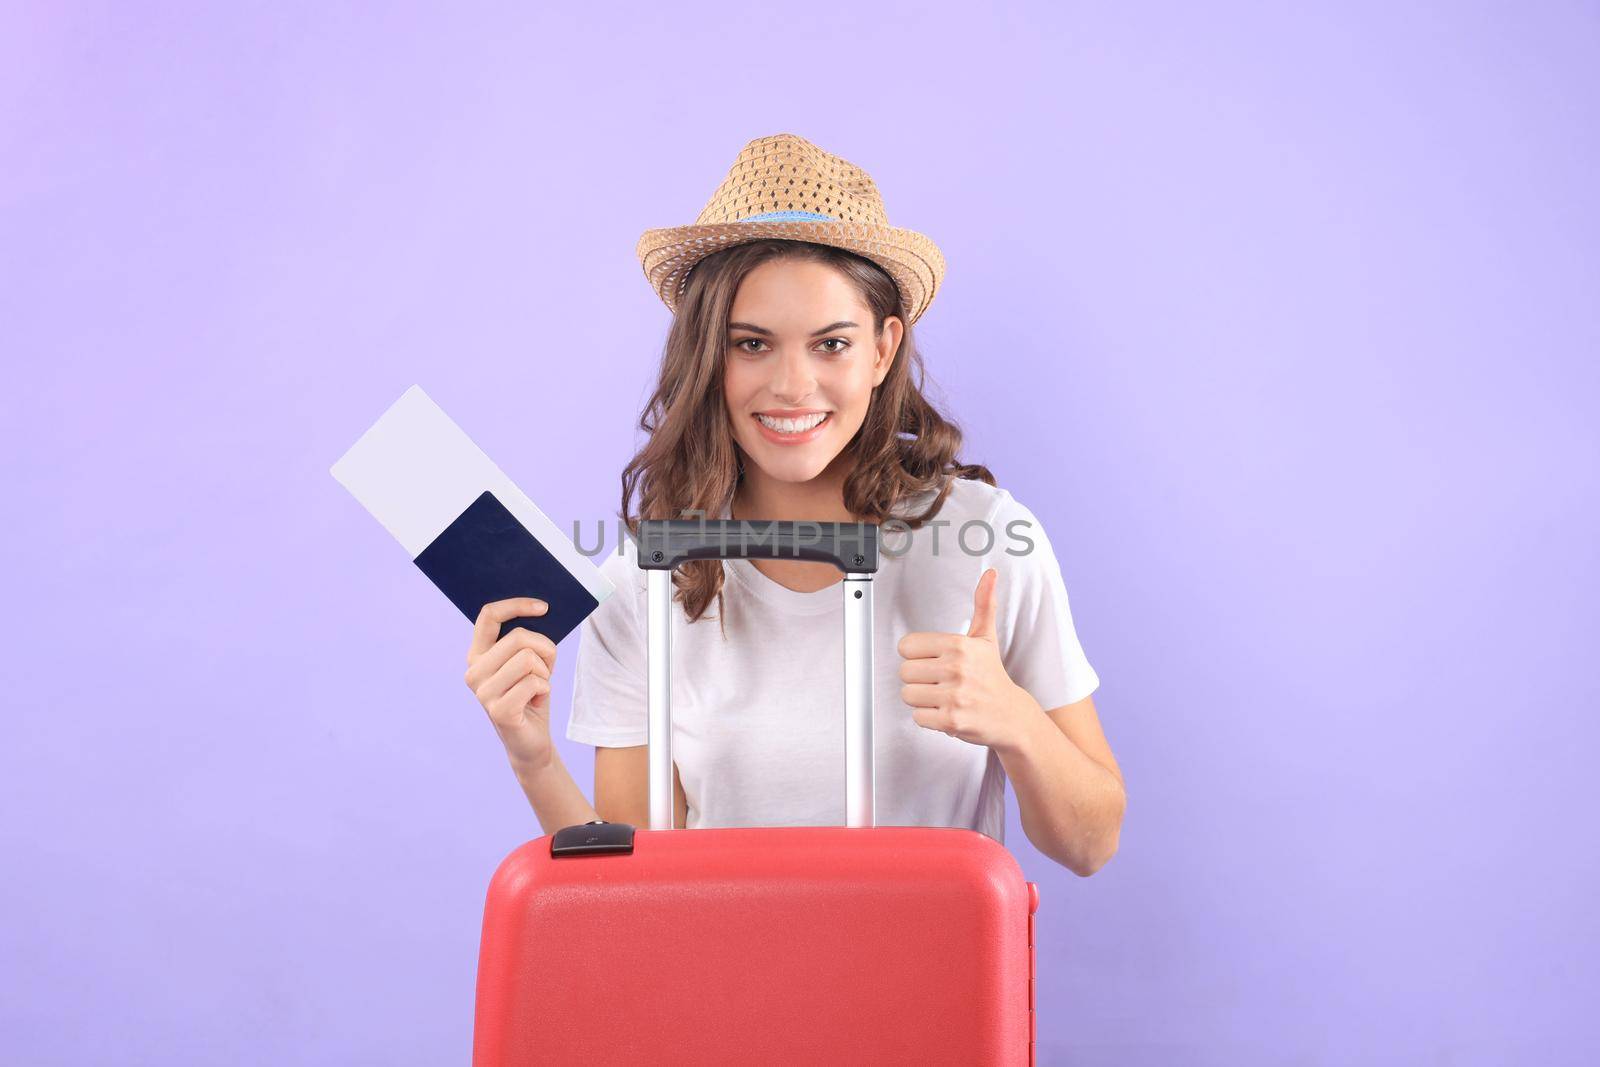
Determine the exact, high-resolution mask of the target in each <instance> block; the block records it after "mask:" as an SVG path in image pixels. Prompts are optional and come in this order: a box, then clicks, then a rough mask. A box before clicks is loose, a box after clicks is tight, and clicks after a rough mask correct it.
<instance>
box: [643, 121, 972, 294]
mask: <svg viewBox="0 0 1600 1067" xmlns="http://www.w3.org/2000/svg"><path fill="white" fill-rule="evenodd" d="M768 237H777V238H783V239H786V240H790V241H810V242H812V243H814V244H823V245H832V246H834V247H835V248H843V249H845V250H847V251H850V252H854V253H856V254H857V255H859V256H864V257H866V258H867V259H870V260H872V262H874V263H876V264H878V266H880V267H882V268H883V269H884V270H886V271H888V272H889V276H890V277H891V278H893V279H894V280H895V284H896V285H898V286H899V287H900V299H901V301H902V303H903V304H904V306H905V318H906V322H907V325H909V324H910V323H913V322H916V321H917V319H918V318H919V317H921V315H922V313H923V312H924V311H926V310H928V305H929V304H931V303H933V297H934V294H935V293H936V292H938V290H939V283H940V282H941V281H942V280H943V279H944V255H943V254H942V253H940V251H939V246H938V245H936V244H934V243H933V241H932V240H930V239H929V238H927V237H925V236H923V235H922V234H920V233H917V232H916V231H914V230H903V229H899V228H897V227H894V226H890V225H889V216H888V215H887V214H886V213H885V212H884V210H883V200H882V198H881V197H879V196H878V187H877V186H876V185H874V184H873V182H872V179H871V178H870V177H868V176H867V172H866V171H864V170H862V169H861V168H860V167H857V166H855V165H854V164H852V163H849V162H847V161H846V160H843V159H840V158H839V157H838V156H835V155H830V154H829V153H827V152H824V151H823V150H822V149H820V148H818V147H817V146H816V145H814V144H812V143H811V142H810V141H807V140H806V139H805V138H803V137H797V136H795V135H794V134H792V133H780V134H777V135H775V136H773V137H759V138H757V139H756V140H754V141H751V142H750V143H749V144H747V145H745V146H744V150H743V151H741V152H740V153H739V158H738V159H736V160H734V161H733V166H732V167H731V168H730V169H729V171H728V176H727V178H725V179H723V182H722V184H721V185H719V186H717V191H716V192H715V193H713V194H712V196H711V201H710V203H708V204H706V206H705V210H704V211H702V212H700V217H699V218H697V219H695V221H694V225H692V226H671V227H667V228H664V229H656V230H646V231H645V232H644V235H643V236H641V237H640V238H639V246H638V249H637V251H638V254H639V262H640V263H641V264H643V265H644V274H645V277H646V278H648V279H649V281H650V284H651V286H652V287H654V289H655V291H656V293H657V294H658V295H659V296H660V297H661V299H662V301H663V302H665V303H666V305H667V307H668V308H670V309H672V311H673V313H674V314H676V312H677V310H678V298H679V297H680V296H682V295H683V289H684V286H685V285H686V284H687V282H688V276H689V269H690V268H691V267H693V266H694V265H695V264H696V263H698V262H700V260H702V259H704V258H705V257H706V256H709V255H711V253H713V252H718V251H721V250H722V249H724V248H727V247H729V246H731V245H736V244H743V243H745V242H747V241H757V240H760V239H762V238H768Z"/></svg>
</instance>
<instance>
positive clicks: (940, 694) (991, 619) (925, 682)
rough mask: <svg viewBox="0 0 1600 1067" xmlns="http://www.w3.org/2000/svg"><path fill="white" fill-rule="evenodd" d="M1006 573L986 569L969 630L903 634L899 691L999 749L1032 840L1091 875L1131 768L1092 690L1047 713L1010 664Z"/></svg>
mask: <svg viewBox="0 0 1600 1067" xmlns="http://www.w3.org/2000/svg"><path fill="white" fill-rule="evenodd" d="M998 582H999V575H998V573H997V572H996V571H995V570H994V569H993V568H990V569H988V570H986V571H984V573H983V576H982V577H981V578H979V579H978V588H977V591H976V592H975V593H974V594H973V613H972V624H971V626H969V627H968V629H967V632H966V633H965V634H948V633H936V632H918V633H910V634H907V635H906V636H904V637H902V638H901V639H900V644H899V649H898V651H899V653H900V655H901V657H902V658H903V660H904V661H903V662H902V663H901V664H900V678H901V680H902V681H904V682H905V683H906V684H905V685H903V686H901V688H900V696H901V699H902V700H904V701H905V702H906V703H907V704H908V705H910V707H911V716H912V719H913V721H915V722H916V724H917V725H918V726H922V727H925V728H927V729H929V730H938V731H940V732H941V733H946V734H949V735H950V736H951V737H956V738H959V739H961V740H962V741H966V742H968V743H969V744H974V745H984V746H987V747H988V748H991V749H993V750H994V752H995V754H996V755H997V756H999V757H1000V763H1001V766H1003V767H1004V768H1005V771H1006V776H1007V777H1008V778H1010V779H1011V782H1012V784H1013V785H1014V786H1015V788H1016V791H1017V805H1018V807H1020V808H1021V809H1022V828H1023V831H1024V832H1026V833H1027V835H1028V840H1029V841H1032V842H1033V843H1034V846H1035V847H1037V848H1038V849H1039V851H1041V852H1043V853H1044V854H1045V855H1047V856H1049V857H1050V858H1051V859H1053V860H1055V861H1056V862H1057V863H1060V864H1062V865H1063V866H1065V867H1067V868H1069V869H1070V870H1071V871H1072V872H1073V873H1074V874H1079V875H1083V876H1084V877H1087V876H1089V875H1091V874H1093V873H1094V872H1095V871H1097V870H1099V869H1100V868H1101V867H1103V866H1105V863H1106V861H1107V860H1109V859H1110V858H1111V857H1112V855H1113V854H1114V853H1115V852H1116V851H1117V838H1118V835H1119V833H1120V832H1121V829H1122V811H1123V807H1124V806H1125V803H1126V797H1125V795H1124V793H1123V788H1122V771H1121V770H1120V769H1119V768H1118V767H1117V761H1116V760H1115V759H1114V758H1112V755H1111V746H1110V745H1108V744H1107V743H1106V738H1105V734H1104V733H1102V732H1101V730H1100V719H1099V716H1097V715H1096V714H1095V710H1094V701H1093V700H1092V699H1090V698H1089V697H1084V698H1083V699H1082V700H1080V701H1078V702H1077V703H1075V704H1067V705H1064V706H1062V707H1059V708H1056V709H1055V710H1054V711H1050V712H1048V713H1047V712H1045V710H1044V709H1043V708H1041V707H1040V706H1039V702H1038V701H1037V700H1035V699H1034V698H1033V695H1032V694H1031V693H1029V692H1028V690H1026V689H1025V688H1023V687H1022V686H1020V685H1018V684H1017V683H1016V682H1013V681H1012V680H1011V676H1010V675H1009V674H1007V673H1006V668H1005V663H1004V662H1003V660H1002V657H1001V655H1000V650H999V646H998V643H997V636H996V630H995V601H996V597H995V588H996V585H997V584H998Z"/></svg>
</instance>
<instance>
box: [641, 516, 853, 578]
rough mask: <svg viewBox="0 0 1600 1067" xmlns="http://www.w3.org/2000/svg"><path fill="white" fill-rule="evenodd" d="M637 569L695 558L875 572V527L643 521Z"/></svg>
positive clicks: (744, 521) (653, 568)
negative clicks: (820, 565) (800, 563)
mask: <svg viewBox="0 0 1600 1067" xmlns="http://www.w3.org/2000/svg"><path fill="white" fill-rule="evenodd" d="M637 540H638V545H639V567H640V569H641V570H647V571H669V570H672V569H673V568H674V567H676V566H678V565H679V564H680V563H687V562H688V561H689V560H694V559H803V560H812V561H814V562H817V563H832V564H833V565H834V566H835V567H838V568H839V569H840V570H842V571H844V572H845V573H846V574H872V573H874V572H875V571H876V570H877V569H878V526H877V524H876V523H871V522H808V521H805V520H799V521H789V520H780V519H645V520H643V521H641V522H640V523H639V534H638V539H637Z"/></svg>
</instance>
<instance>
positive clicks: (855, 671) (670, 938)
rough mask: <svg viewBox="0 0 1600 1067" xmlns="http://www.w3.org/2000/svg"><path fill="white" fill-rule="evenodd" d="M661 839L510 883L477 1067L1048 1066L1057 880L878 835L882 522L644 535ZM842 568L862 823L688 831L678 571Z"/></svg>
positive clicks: (506, 879)
mask: <svg viewBox="0 0 1600 1067" xmlns="http://www.w3.org/2000/svg"><path fill="white" fill-rule="evenodd" d="M638 546H639V561H640V566H641V567H642V568H644V569H646V570H648V571H649V572H650V574H649V630H648V642H649V654H650V657H649V673H650V679H649V684H650V729H649V739H650V824H651V827H652V828H651V829H641V830H635V829H634V828H633V827H631V826H626V825H624V824H619V823H589V824H587V825H584V826H574V827H568V828H566V829H564V830H561V831H560V832H558V833H556V834H553V835H547V836H545V837H540V838H538V839H536V840H534V841H530V842H528V843H527V844H525V845H523V846H522V847H520V848H518V849H517V850H516V851H515V852H513V853H511V855H510V856H508V857H507V858H506V859H505V861H504V862H503V863H502V864H501V865H500V867H499V869H498V870H497V871H496V872H495V875H494V878H493V880H492V881H491V882H490V885H489V894H488V900H487V903H486V905H485V908H484V918H483V940H482V945H481V947H480V951H479V956H478V988H477V1011H476V1020H475V1027H474V1035H473V1062H474V1064H476V1065H477V1067H491V1065H493V1067H499V1065H505V1064H610V1063H617V1064H672V1063H695V1064H724V1063H740V1064H747V1063H777V1064H813V1063H814V1064H828V1065H830V1067H840V1065H843V1064H861V1063H872V1064H936V1063H950V1064H1031V1063H1032V1062H1033V1037H1034V1020H1033V978H1034V950H1033V922H1034V919H1033V916H1034V912H1035V910H1036V908H1037V906H1038V893H1037V889H1036V887H1035V886H1034V885H1033V884H1032V883H1030V882H1026V881H1024V880H1023V877H1022V871H1021V868H1020V867H1019V866H1018V865H1017V862H1016V860H1015V859H1014V858H1013V857H1012V856H1011V854H1010V853H1009V852H1007V851H1006V849H1005V848H1004V847H1003V846H1002V845H1000V844H999V843H998V842H996V841H994V840H993V839H992V838H989V837H987V836H986V835H984V834H981V833H978V832H976V831H973V830H967V829H960V828H947V827H877V826H874V825H873V819H872V769H873V766H872V763H873V761H872V677H873V674H872V642H871V634H872V574H873V573H874V572H875V571H876V570H877V562H878V529H877V527H876V526H873V525H870V524H854V523H845V524H831V523H805V522H801V523H788V522H744V521H736V520H728V521H724V522H715V521H706V522H697V521H693V520H670V521H668V520H662V521H651V522H646V523H643V524H641V527H640V532H639V537H638ZM729 556H741V557H745V558H749V557H765V558H779V557H784V558H801V559H813V560H824V561H828V562H832V563H835V564H836V565H838V566H839V567H840V568H841V569H842V570H843V571H844V572H845V580H844V582H843V583H842V584H843V587H844V598H845V600H844V602H845V656H844V658H845V664H844V667H845V719H846V743H845V754H846V759H847V760H849V761H850V766H849V769H848V772H847V775H846V811H847V816H848V821H849V823H850V825H849V826H847V827H813V826H794V827H771V828H755V827H752V828H717V829H710V828H703V829H698V830H676V831H675V830H673V829H672V814H673V804H672V802H673V787H672V760H671V729H670V722H671V719H670V714H671V710H670V707H669V706H668V697H669V694H670V693H671V685H670V673H669V672H670V670H671V648H670V635H671V626H670V623H671V612H672V611H673V610H675V608H674V606H673V604H672V598H671V592H672V585H671V581H672V569H673V568H674V567H675V566H677V565H678V564H679V563H682V562H684V561H686V560H690V559H716V558H725V557H729Z"/></svg>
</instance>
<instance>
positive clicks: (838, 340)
mask: <svg viewBox="0 0 1600 1067" xmlns="http://www.w3.org/2000/svg"><path fill="white" fill-rule="evenodd" d="M822 343H823V344H825V345H838V346H839V347H838V348H830V349H828V351H829V352H830V353H832V352H843V351H844V350H845V349H847V348H849V347H850V342H849V341H846V340H845V339H844V338H843V337H830V338H828V339H827V340H826V341H823V342H822Z"/></svg>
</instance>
